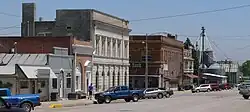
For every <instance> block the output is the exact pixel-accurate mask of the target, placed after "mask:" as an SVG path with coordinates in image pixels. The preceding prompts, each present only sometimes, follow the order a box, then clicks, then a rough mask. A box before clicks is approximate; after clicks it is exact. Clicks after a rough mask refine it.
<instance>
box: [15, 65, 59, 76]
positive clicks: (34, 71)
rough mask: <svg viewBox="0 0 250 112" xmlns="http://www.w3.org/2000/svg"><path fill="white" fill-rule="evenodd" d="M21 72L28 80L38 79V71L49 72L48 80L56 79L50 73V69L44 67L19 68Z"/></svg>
mask: <svg viewBox="0 0 250 112" xmlns="http://www.w3.org/2000/svg"><path fill="white" fill-rule="evenodd" d="M19 67H20V68H21V70H22V71H23V73H24V75H25V76H26V77H27V78H29V79H37V78H39V77H38V75H40V74H39V73H38V71H41V70H42V71H49V74H48V75H49V78H57V76H56V75H55V73H54V72H53V71H52V69H51V68H50V67H45V66H19Z"/></svg>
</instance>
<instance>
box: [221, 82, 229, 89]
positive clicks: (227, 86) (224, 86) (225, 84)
mask: <svg viewBox="0 0 250 112" xmlns="http://www.w3.org/2000/svg"><path fill="white" fill-rule="evenodd" d="M220 89H222V90H228V89H232V87H231V85H230V84H228V83H224V84H220Z"/></svg>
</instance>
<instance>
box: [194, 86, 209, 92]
mask: <svg viewBox="0 0 250 112" xmlns="http://www.w3.org/2000/svg"><path fill="white" fill-rule="evenodd" d="M211 90H212V88H211V85H210V84H201V85H200V86H198V87H196V88H194V89H192V93H196V92H197V93H198V92H210V91H211Z"/></svg>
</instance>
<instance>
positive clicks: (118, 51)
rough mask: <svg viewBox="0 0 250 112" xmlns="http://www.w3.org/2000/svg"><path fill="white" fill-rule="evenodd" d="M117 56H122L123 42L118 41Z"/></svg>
mask: <svg viewBox="0 0 250 112" xmlns="http://www.w3.org/2000/svg"><path fill="white" fill-rule="evenodd" d="M117 57H119V58H120V57H121V42H120V41H119V42H118V43H117Z"/></svg>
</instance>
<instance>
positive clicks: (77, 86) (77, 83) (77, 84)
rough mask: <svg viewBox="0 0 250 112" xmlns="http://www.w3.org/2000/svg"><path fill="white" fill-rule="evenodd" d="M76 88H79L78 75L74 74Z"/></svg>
mask: <svg viewBox="0 0 250 112" xmlns="http://www.w3.org/2000/svg"><path fill="white" fill-rule="evenodd" d="M76 89H79V76H76Z"/></svg>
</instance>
